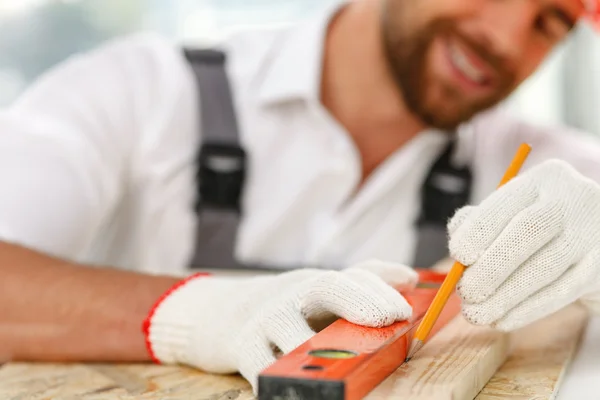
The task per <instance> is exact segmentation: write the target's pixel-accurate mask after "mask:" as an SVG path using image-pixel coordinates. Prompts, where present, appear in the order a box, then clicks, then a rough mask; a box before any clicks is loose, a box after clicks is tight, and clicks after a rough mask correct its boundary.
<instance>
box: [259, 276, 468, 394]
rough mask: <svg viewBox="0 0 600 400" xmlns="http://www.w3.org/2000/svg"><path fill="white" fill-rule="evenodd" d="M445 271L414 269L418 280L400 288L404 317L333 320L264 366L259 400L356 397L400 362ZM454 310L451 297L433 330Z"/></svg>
mask: <svg viewBox="0 0 600 400" xmlns="http://www.w3.org/2000/svg"><path fill="white" fill-rule="evenodd" d="M444 278H445V275H443V274H439V273H435V272H432V271H428V270H419V284H418V285H417V287H416V288H415V289H412V290H410V291H408V292H402V294H403V295H404V296H405V298H406V299H407V301H408V302H409V303H410V304H411V305H412V307H413V315H412V317H411V319H410V320H408V321H400V322H396V323H394V324H392V325H390V326H387V327H383V328H369V327H364V326H359V325H355V324H352V323H350V322H348V321H346V320H343V319H338V320H337V321H336V322H334V323H333V324H331V325H329V326H328V327H327V328H325V329H323V330H322V331H321V332H319V333H317V334H316V335H315V336H313V337H312V338H311V339H310V340H308V341H307V342H305V343H304V344H302V345H301V346H299V347H298V348H297V349H295V350H293V351H292V352H290V353H288V354H286V355H284V356H282V357H281V358H280V359H279V360H277V361H276V362H275V363H274V364H273V365H271V366H270V367H268V368H267V369H265V370H264V371H263V372H262V373H261V374H260V376H259V379H258V398H259V400H358V399H361V398H363V397H364V396H365V395H367V394H368V393H369V392H370V391H371V390H373V389H374V388H375V387H376V386H377V385H379V383H381V382H382V381H383V380H384V379H385V378H387V377H388V376H389V375H390V374H391V373H392V372H394V371H395V370H396V369H397V368H398V367H399V366H400V365H401V364H402V363H403V362H404V360H405V358H406V355H407V354H406V353H407V351H408V348H409V345H410V342H411V340H412V338H413V336H414V333H415V331H416V329H417V326H418V325H419V322H420V321H421V319H422V318H423V316H424V315H425V312H426V311H427V308H428V307H429V305H430V304H431V302H432V300H433V298H434V297H435V294H436V292H437V290H438V288H439V286H440V285H441V283H442V282H443V281H444ZM459 311H460V301H459V299H458V297H457V296H456V295H452V296H451V297H450V299H449V300H448V303H447V304H446V307H445V308H444V310H443V312H442V313H441V315H440V317H439V318H438V320H437V322H436V324H435V325H434V327H433V329H432V332H431V333H432V334H435V333H436V332H437V331H439V329H441V328H442V327H443V326H444V325H446V324H447V323H448V322H449V321H450V320H451V319H452V318H453V317H455V316H456V315H457V314H458V313H459Z"/></svg>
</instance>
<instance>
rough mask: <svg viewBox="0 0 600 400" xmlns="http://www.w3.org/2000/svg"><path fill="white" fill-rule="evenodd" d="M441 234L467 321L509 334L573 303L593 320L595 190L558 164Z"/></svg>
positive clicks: (516, 182) (598, 244)
mask: <svg viewBox="0 0 600 400" xmlns="http://www.w3.org/2000/svg"><path fill="white" fill-rule="evenodd" d="M448 233H449V251H450V255H451V256H452V257H453V258H454V259H455V260H458V261H460V262H461V263H463V264H464V265H465V266H467V269H466V271H465V272H464V275H463V277H462V279H461V280H460V281H459V283H458V285H457V291H458V294H459V296H460V297H461V298H462V300H463V311H462V313H463V315H464V316H465V318H466V319H467V320H468V321H470V322H472V323H474V324H478V325H492V326H494V327H496V328H498V329H500V330H513V329H517V328H520V327H522V326H524V325H527V324H529V323H531V322H533V321H536V320H538V319H540V318H542V317H545V316H547V315H549V314H551V313H553V312H555V311H557V310H559V309H561V308H563V307H564V306H566V305H568V304H570V303H572V302H575V301H576V300H578V299H580V298H581V299H582V300H583V301H585V302H586V304H587V305H588V306H589V307H590V308H591V309H592V310H593V311H596V312H598V313H600V186H599V185H598V184H596V183H595V182H594V181H592V180H590V179H587V178H585V177H583V176H582V175H580V174H579V173H578V172H577V171H576V170H575V169H574V168H573V167H571V166H570V165H568V164H566V163H565V162H562V161H557V160H551V161H547V162H544V163H542V164H540V165H537V166H535V167H534V168H532V169H530V170H529V171H527V172H525V173H523V174H522V175H521V176H518V177H516V178H514V179H512V180H511V181H510V182H508V183H507V184H505V185H504V186H502V187H501V188H499V189H498V190H496V191H495V192H494V193H492V194H491V195H490V196H489V197H488V198H486V199H485V200H484V201H483V202H481V204H480V205H478V206H467V207H464V208H462V209H460V210H459V211H458V212H457V213H456V214H455V215H454V216H453V218H452V219H451V220H450V222H449V224H448Z"/></svg>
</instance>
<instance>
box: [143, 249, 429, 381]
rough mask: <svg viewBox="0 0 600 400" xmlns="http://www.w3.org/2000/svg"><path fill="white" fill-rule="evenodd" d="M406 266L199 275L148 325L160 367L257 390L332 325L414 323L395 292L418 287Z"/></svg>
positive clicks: (162, 302) (168, 298)
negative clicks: (233, 380) (273, 369)
mask: <svg viewBox="0 0 600 400" xmlns="http://www.w3.org/2000/svg"><path fill="white" fill-rule="evenodd" d="M417 280H418V275H417V273H416V272H415V271H413V270H412V269H411V268H409V267H406V266H404V265H399V264H394V263H386V262H381V261H377V260H372V261H367V262H364V263H360V264H359V265H355V266H352V267H351V268H348V269H345V270H342V271H330V270H320V269H300V270H295V271H291V272H285V273H281V274H278V275H269V276H259V277H252V278H231V277H216V276H206V275H194V276H192V277H190V278H188V279H186V280H184V281H182V282H181V283H180V284H178V285H177V286H176V287H174V288H172V289H171V290H169V291H168V292H167V293H166V294H165V295H163V296H162V298H161V299H159V301H158V302H157V304H156V305H155V307H154V308H153V309H152V311H151V312H150V314H149V316H148V318H147V320H146V321H145V323H144V332H145V334H146V342H147V346H148V350H149V352H150V354H151V355H152V358H153V359H154V360H155V361H156V362H158V363H165V364H173V363H178V364H185V365H189V366H192V367H196V368H198V369H201V370H204V371H207V372H212V373H235V372H239V373H240V374H241V375H242V376H243V377H244V378H245V379H247V380H248V381H249V382H250V384H251V385H252V387H253V389H254V391H255V392H256V390H257V379H258V375H259V374H260V372H261V371H262V370H263V369H265V368H266V367H268V366H269V365H270V364H272V363H273V362H274V361H275V360H276V358H277V355H278V353H279V352H281V353H284V354H285V353H288V352H290V351H291V350H293V349H294V348H296V347H298V346H299V345H300V344H302V343H304V342H305V341H306V340H308V339H309V338H310V337H311V336H312V335H314V334H315V331H314V330H313V327H314V326H321V327H322V326H323V324H325V325H326V324H327V323H330V322H332V321H333V320H334V319H335V317H341V318H344V319H347V320H348V321H350V322H353V323H356V324H360V325H364V326H372V327H381V326H386V325H389V324H391V323H393V322H395V321H397V320H404V319H407V318H409V317H410V316H411V314H412V308H411V307H410V305H409V304H408V303H407V302H406V300H405V299H404V297H402V295H401V294H400V293H399V292H398V291H397V290H395V289H393V288H392V286H390V285H393V286H398V285H407V286H414V285H415V284H416V282H417Z"/></svg>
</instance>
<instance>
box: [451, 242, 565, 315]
mask: <svg viewBox="0 0 600 400" xmlns="http://www.w3.org/2000/svg"><path fill="white" fill-rule="evenodd" d="M567 244H568V241H567V239H565V238H564V237H563V236H559V237H556V238H554V239H553V240H552V241H551V242H550V243H548V244H547V245H545V246H544V247H543V248H542V249H540V250H539V251H538V252H536V253H535V254H534V255H533V256H531V257H530V258H529V259H528V260H527V261H525V262H524V263H523V265H521V266H520V267H519V268H517V270H516V271H515V272H513V273H512V274H511V275H510V276H509V277H508V278H507V279H506V281H504V282H503V283H502V284H501V285H500V287H499V288H498V289H497V290H496V291H495V292H494V293H493V294H492V295H491V296H490V297H489V298H487V299H486V300H484V301H482V302H475V303H469V302H467V301H463V307H462V313H463V315H464V317H465V318H466V319H467V320H468V321H469V322H471V323H473V324H475V325H490V324H492V323H494V322H496V321H498V320H499V319H500V318H502V317H503V316H504V315H505V314H506V313H507V312H508V311H509V310H511V309H512V308H514V307H515V306H517V305H518V304H519V303H521V302H522V301H524V300H525V299H527V298H528V297H529V296H531V295H532V294H533V293H535V292H537V291H538V290H540V289H542V288H543V287H545V286H547V285H549V284H551V283H552V282H554V281H555V280H556V279H558V278H559V277H560V276H561V275H562V274H563V273H564V272H565V271H566V270H567V269H568V268H569V266H571V265H572V264H573V260H574V257H572V255H571V254H569V253H568V252H567V251H565V249H566V248H567V247H566V246H567Z"/></svg>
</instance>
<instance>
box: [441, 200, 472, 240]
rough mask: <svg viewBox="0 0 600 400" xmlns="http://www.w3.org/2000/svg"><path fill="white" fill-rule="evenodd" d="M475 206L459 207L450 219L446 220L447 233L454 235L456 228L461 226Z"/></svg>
mask: <svg viewBox="0 0 600 400" xmlns="http://www.w3.org/2000/svg"><path fill="white" fill-rule="evenodd" d="M475 208H476V207H475V206H464V207H462V208H459V209H458V211H456V212H455V213H454V215H453V216H452V218H450V221H448V226H447V229H448V234H449V235H454V233H455V232H456V230H457V229H458V228H459V227H461V226H462V224H463V223H464V222H465V221H466V219H467V217H468V216H469V215H471V213H472V212H473V210H475Z"/></svg>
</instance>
